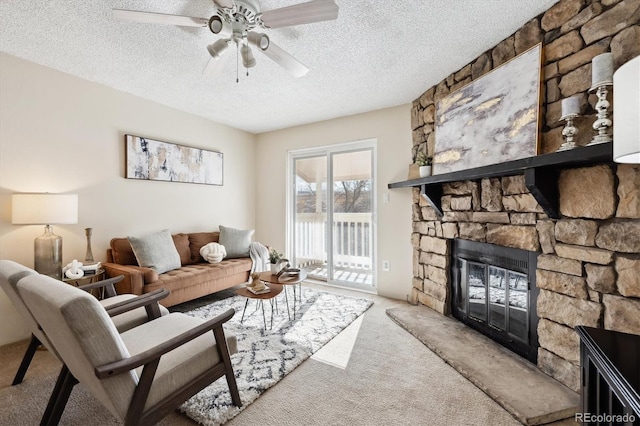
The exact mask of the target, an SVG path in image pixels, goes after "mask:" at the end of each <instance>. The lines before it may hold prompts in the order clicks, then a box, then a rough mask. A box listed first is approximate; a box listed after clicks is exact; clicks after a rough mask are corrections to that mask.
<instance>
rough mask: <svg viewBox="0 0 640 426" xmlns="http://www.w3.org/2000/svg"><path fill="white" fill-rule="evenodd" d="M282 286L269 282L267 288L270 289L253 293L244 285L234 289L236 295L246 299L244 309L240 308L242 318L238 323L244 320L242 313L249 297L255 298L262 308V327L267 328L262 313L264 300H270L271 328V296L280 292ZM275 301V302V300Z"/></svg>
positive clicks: (245, 308)
mask: <svg viewBox="0 0 640 426" xmlns="http://www.w3.org/2000/svg"><path fill="white" fill-rule="evenodd" d="M282 288H283V287H282V286H281V285H280V284H277V283H270V284H269V289H270V290H271V291H270V292H269V293H263V294H253V293H252V292H250V291H249V290H247V288H246V287H241V288H239V289H237V290H236V294H237V295H238V296H244V297H246V298H247V300H246V301H245V302H244V309H243V310H242V318H240V324H242V322H243V321H244V313H245V311H246V310H247V304H248V303H249V299H254V300H256V301H257V302H258V303H259V304H260V307H261V308H262V320H263V321H264V328H265V330H266V329H267V319H266V317H265V314H264V301H265V300H269V301H270V302H271V328H273V298H274V297H276V296H277V295H279V294H280V293H282ZM276 303H277V302H276Z"/></svg>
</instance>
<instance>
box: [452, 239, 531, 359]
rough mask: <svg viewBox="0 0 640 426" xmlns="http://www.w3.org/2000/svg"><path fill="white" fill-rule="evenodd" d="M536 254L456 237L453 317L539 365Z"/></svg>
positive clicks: (454, 246)
mask: <svg viewBox="0 0 640 426" xmlns="http://www.w3.org/2000/svg"><path fill="white" fill-rule="evenodd" d="M537 259H538V253H537V252H531V251H527V250H521V249H515V248H511V247H503V246H497V245H494V244H488V243H481V242H476V241H467V240H460V239H456V240H454V242H453V253H452V259H451V286H452V288H451V295H452V297H451V313H452V315H453V316H454V317H455V318H457V319H458V320H460V321H462V322H463V323H465V324H467V325H468V326H470V327H472V328H474V329H476V330H478V331H479V332H481V333H483V334H485V335H487V336H488V337H490V338H492V339H493V340H495V341H496V342H498V343H500V344H502V345H503V346H505V347H507V348H508V349H510V350H512V351H513V352H515V353H517V354H518V355H520V356H522V357H524V358H526V359H528V360H529V361H531V362H533V363H536V362H537V358H538V346H539V344H538V331H537V330H538V315H537V311H536V300H537V297H538V292H539V291H538V289H537V287H536V265H537Z"/></svg>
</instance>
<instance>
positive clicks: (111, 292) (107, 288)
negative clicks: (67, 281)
mask: <svg viewBox="0 0 640 426" xmlns="http://www.w3.org/2000/svg"><path fill="white" fill-rule="evenodd" d="M123 278H124V275H118V276H117V277H113V278H107V279H106V280H102V281H97V282H95V283H91V284H85V285H81V286H78V288H79V289H80V290H84V291H88V292H91V290H93V289H95V288H104V294H105V296H106V297H113V296H115V295H116V289H115V287H114V286H113V285H114V284H115V283H117V282H120V281H122V279H123Z"/></svg>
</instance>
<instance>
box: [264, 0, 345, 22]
mask: <svg viewBox="0 0 640 426" xmlns="http://www.w3.org/2000/svg"><path fill="white" fill-rule="evenodd" d="M334 19H338V5H337V4H336V2H335V1H334V0H313V1H310V2H307V3H301V4H296V5H293V6H287V7H282V8H280V9H273V10H268V11H266V12H262V22H263V23H264V25H265V26H267V27H269V28H282V27H288V26H291V25H301V24H311V23H313V22H320V21H332V20H334Z"/></svg>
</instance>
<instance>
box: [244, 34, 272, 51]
mask: <svg viewBox="0 0 640 426" xmlns="http://www.w3.org/2000/svg"><path fill="white" fill-rule="evenodd" d="M247 39H248V40H249V43H251V44H253V45H254V46H256V47H257V48H258V49H260V50H262V51H265V50H267V49H268V48H269V43H270V41H269V36H268V35H266V34H262V33H256V32H254V31H250V32H249V34H248V35H247Z"/></svg>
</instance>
